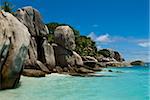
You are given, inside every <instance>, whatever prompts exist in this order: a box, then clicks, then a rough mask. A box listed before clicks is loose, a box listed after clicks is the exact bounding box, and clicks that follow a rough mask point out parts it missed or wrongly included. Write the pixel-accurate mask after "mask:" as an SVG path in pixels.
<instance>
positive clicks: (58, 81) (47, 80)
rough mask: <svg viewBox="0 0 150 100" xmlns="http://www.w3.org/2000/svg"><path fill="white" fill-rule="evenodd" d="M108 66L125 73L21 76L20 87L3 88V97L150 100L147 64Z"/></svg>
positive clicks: (20, 99) (22, 99)
mask: <svg viewBox="0 0 150 100" xmlns="http://www.w3.org/2000/svg"><path fill="white" fill-rule="evenodd" d="M109 69H112V70H113V71H115V70H117V71H122V72H123V73H115V72H112V73H110V72H99V73H98V74H104V75H111V76H112V77H73V76H67V75H59V74H51V75H48V76H47V77H44V78H29V77H24V76H22V77H21V86H20V87H19V88H17V89H12V90H5V91H0V100H149V96H150V94H149V87H148V86H149V85H150V84H149V81H150V80H149V78H148V77H149V75H150V73H149V71H148V67H132V68H109Z"/></svg>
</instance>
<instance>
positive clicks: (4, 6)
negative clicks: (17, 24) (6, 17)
mask: <svg viewBox="0 0 150 100" xmlns="http://www.w3.org/2000/svg"><path fill="white" fill-rule="evenodd" d="M1 8H2V9H3V10H4V11H5V12H10V13H11V12H12V10H13V5H12V3H11V2H9V1H7V0H5V1H4V2H2V6H1Z"/></svg>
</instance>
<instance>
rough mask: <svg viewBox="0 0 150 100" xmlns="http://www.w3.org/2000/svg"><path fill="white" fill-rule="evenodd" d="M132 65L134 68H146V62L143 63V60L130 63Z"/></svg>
mask: <svg viewBox="0 0 150 100" xmlns="http://www.w3.org/2000/svg"><path fill="white" fill-rule="evenodd" d="M130 64H131V65H133V66H138V65H139V66H144V62H143V61H141V60H136V61H133V62H131V63H130Z"/></svg>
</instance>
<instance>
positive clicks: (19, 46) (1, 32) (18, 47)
mask: <svg viewBox="0 0 150 100" xmlns="http://www.w3.org/2000/svg"><path fill="white" fill-rule="evenodd" d="M29 41H30V34H29V31H28V29H27V27H26V26H25V25H23V24H22V23H21V22H20V21H19V20H18V19H17V18H15V17H14V16H13V15H11V14H10V13H5V12H1V14H0V89H6V88H14V87H16V85H17V84H18V82H19V79H20V75H21V73H22V70H23V66H22V65H23V63H24V60H25V57H26V55H27V51H28V45H29Z"/></svg>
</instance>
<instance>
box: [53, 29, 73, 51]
mask: <svg viewBox="0 0 150 100" xmlns="http://www.w3.org/2000/svg"><path fill="white" fill-rule="evenodd" d="M54 39H55V43H57V44H59V45H60V46H62V47H64V48H66V49H68V50H74V49H75V46H76V45H75V36H74V32H73V30H72V29H71V28H70V27H69V26H58V27H57V28H56V29H55V31H54Z"/></svg>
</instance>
